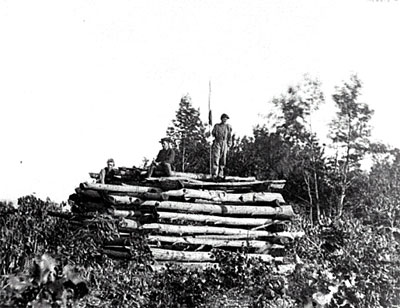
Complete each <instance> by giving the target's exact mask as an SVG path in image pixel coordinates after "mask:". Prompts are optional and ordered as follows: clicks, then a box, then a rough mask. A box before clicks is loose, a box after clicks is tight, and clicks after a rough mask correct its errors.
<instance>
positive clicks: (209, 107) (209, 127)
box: [208, 80, 212, 175]
mask: <svg viewBox="0 0 400 308" xmlns="http://www.w3.org/2000/svg"><path fill="white" fill-rule="evenodd" d="M211 126H212V113H211V80H209V81H208V133H209V136H210V138H211ZM211 147H212V143H210V175H212V154H211V152H212V150H211Z"/></svg>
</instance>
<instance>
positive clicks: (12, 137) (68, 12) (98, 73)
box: [0, 0, 400, 201]
mask: <svg viewBox="0 0 400 308" xmlns="http://www.w3.org/2000/svg"><path fill="white" fill-rule="evenodd" d="M399 13H400V1H395V0H393V1H368V0H353V1H349V0H347V1H338V0H332V1H321V0H314V1H308V0H291V1H289V0H286V1H285V0H279V1H272V0H263V1H256V0H252V1H248V0H246V1H244V0H242V1H234V0H226V1H218V0H211V1H207V0H201V1H200V0H197V1H190V0H174V1H172V0H159V1H149V0H145V1H135V0H130V1H124V0H119V1H101V0H96V1H95V0H91V1H88V0H86V1H85V0H79V1H73V0H68V1H54V0H49V1H40V0H38V1H29V0H27V1H18V0H8V1H7V0H0V44H1V45H0V104H1V105H0V106H1V107H0V115H1V121H0V144H1V151H0V158H1V161H2V170H3V172H2V173H1V177H0V178H1V179H0V199H1V198H17V197H19V196H22V195H25V194H30V193H33V192H35V193H36V194H37V195H38V196H39V197H42V198H45V197H46V196H49V197H50V198H52V199H53V200H55V201H61V200H67V198H68V195H69V194H71V193H73V192H74V188H75V187H76V186H78V185H79V183H80V182H83V181H86V180H88V172H90V171H95V172H98V171H99V170H100V169H101V168H102V167H104V166H105V162H106V160H107V158H109V157H113V158H114V159H115V160H116V164H117V165H118V166H128V167H131V166H133V165H136V166H138V165H140V164H141V161H142V159H143V157H147V158H150V159H151V158H153V157H155V155H156V154H157V152H158V150H159V148H160V144H159V143H158V141H159V139H160V138H161V137H163V136H164V134H165V131H166V128H167V127H168V125H170V124H171V120H172V119H173V118H174V116H175V112H176V111H177V108H178V104H179V101H180V98H181V97H182V95H184V94H186V93H189V94H190V96H191V97H192V102H193V105H194V107H196V108H200V112H201V115H202V118H203V120H204V121H205V120H206V118H207V112H208V83H209V80H211V84H212V92H211V104H212V109H213V114H214V121H215V120H217V118H219V115H220V114H221V113H222V112H225V113H228V114H229V116H230V123H231V124H232V126H233V130H234V132H235V134H236V135H238V136H244V135H251V133H252V128H253V126H255V125H256V124H265V121H266V120H265V119H264V118H263V117H262V116H260V114H261V115H262V114H266V113H267V112H268V110H269V108H271V105H270V103H269V102H270V100H271V98H272V97H274V96H278V95H280V94H281V93H282V92H283V91H285V89H286V88H287V86H288V85H290V84H296V83H297V82H299V81H300V80H301V78H302V76H303V75H304V74H305V73H308V74H310V75H312V76H314V77H317V78H319V79H320V80H321V82H322V83H323V86H324V90H325V93H326V95H327V102H326V106H324V108H323V109H322V111H321V112H320V114H319V115H318V117H317V118H316V127H318V131H319V133H320V135H321V138H324V136H325V135H326V123H327V122H328V121H330V119H331V118H332V115H333V114H334V109H333V105H332V101H331V99H330V95H331V94H332V91H333V90H334V86H335V85H340V84H341V83H342V81H343V80H347V79H348V78H349V76H350V74H351V73H357V74H358V76H359V77H360V79H361V80H362V81H363V83H364V88H363V93H364V95H363V97H362V101H363V102H365V103H368V104H369V105H370V107H371V108H372V109H374V110H375V115H374V118H373V121H372V124H373V126H374V130H373V137H374V138H376V139H377V140H381V141H383V142H385V143H389V144H391V145H394V146H397V147H400V138H398V129H397V126H396V124H397V123H398V117H399V116H398V114H399V111H400V108H399V99H398V97H399V95H398V88H399V85H398V83H399V77H398V74H399V71H400V61H399V55H400V45H399V39H398V37H399V34H398V32H399V29H400V18H399V16H400V15H399Z"/></svg>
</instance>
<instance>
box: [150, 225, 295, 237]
mask: <svg viewBox="0 0 400 308" xmlns="http://www.w3.org/2000/svg"><path fill="white" fill-rule="evenodd" d="M142 228H143V229H149V228H151V229H154V230H157V232H158V234H180V235H207V234H208V235H211V234H213V235H244V236H247V237H255V238H268V237H270V238H271V237H276V236H282V234H285V235H286V234H287V235H288V236H290V233H289V232H286V233H284V232H270V231H262V230H256V231H253V230H246V229H239V228H224V227H213V226H186V225H172V224H162V223H151V224H145V225H143V227H142Z"/></svg>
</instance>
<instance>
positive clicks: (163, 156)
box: [156, 148, 175, 165]
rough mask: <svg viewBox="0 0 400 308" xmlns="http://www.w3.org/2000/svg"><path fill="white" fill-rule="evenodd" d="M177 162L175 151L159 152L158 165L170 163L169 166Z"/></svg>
mask: <svg viewBox="0 0 400 308" xmlns="http://www.w3.org/2000/svg"><path fill="white" fill-rule="evenodd" d="M174 161H175V151H174V150H173V149H171V148H170V149H168V150H164V149H162V150H160V152H158V155H157V158H156V162H158V163H168V164H171V165H172V164H173V163H174Z"/></svg>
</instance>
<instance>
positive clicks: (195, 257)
mask: <svg viewBox="0 0 400 308" xmlns="http://www.w3.org/2000/svg"><path fill="white" fill-rule="evenodd" d="M150 250H151V252H152V254H153V257H154V259H155V260H157V261H181V262H213V261H215V257H214V256H213V254H212V253H211V252H207V251H176V250H168V249H160V248H153V247H151V248H150ZM247 257H248V258H259V259H261V260H262V261H264V262H268V263H270V262H273V261H275V262H283V258H282V257H272V256H270V255H266V254H247Z"/></svg>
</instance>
